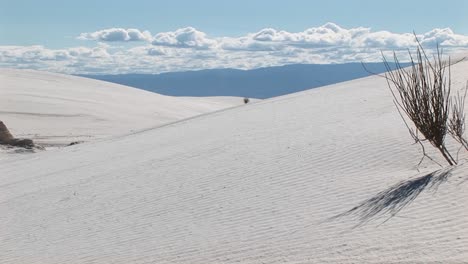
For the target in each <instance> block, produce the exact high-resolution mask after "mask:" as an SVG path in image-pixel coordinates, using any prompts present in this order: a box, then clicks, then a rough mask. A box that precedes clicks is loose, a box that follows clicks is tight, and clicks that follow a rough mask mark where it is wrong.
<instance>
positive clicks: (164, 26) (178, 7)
mask: <svg viewBox="0 0 468 264" xmlns="http://www.w3.org/2000/svg"><path fill="white" fill-rule="evenodd" d="M0 6H1V8H0V47H3V49H6V48H5V47H10V48H9V49H11V46H15V47H22V52H23V53H24V52H25V50H28V49H27V48H26V47H31V46H40V47H41V49H42V50H41V51H36V52H41V53H44V54H46V55H44V56H42V59H43V60H42V61H41V62H40V63H36V64H37V65H35V66H34V67H35V68H40V67H41V65H43V66H44V67H46V66H47V65H48V63H47V62H46V61H47V60H49V61H50V60H54V59H53V57H54V56H55V55H54V56H48V55H47V54H49V55H50V54H52V53H53V54H56V53H57V52H56V51H57V50H64V49H68V48H79V47H82V48H89V49H91V48H94V49H95V50H97V49H101V51H102V50H103V49H105V52H107V54H108V55H110V56H114V55H115V54H116V53H118V52H124V51H128V50H129V49H130V48H138V47H141V49H143V46H145V45H146V50H145V52H147V55H155V54H159V55H161V56H163V55H165V56H168V54H171V56H170V57H171V58H174V56H176V55H177V54H178V53H177V51H176V50H175V48H177V47H178V48H184V49H179V51H180V53H182V55H184V56H186V55H187V54H185V53H187V49H186V48H194V47H195V48H196V49H197V51H196V52H194V53H197V54H196V55H197V56H194V57H191V58H190V59H191V60H196V59H200V58H202V57H204V58H208V57H210V56H211V57H212V56H214V55H216V54H218V55H219V54H220V52H219V51H220V48H219V47H220V46H223V47H224V46H226V45H225V44H226V43H225V42H226V41H220V39H221V38H239V39H240V38H243V37H244V38H245V37H247V36H248V34H254V33H258V32H261V31H262V30H263V29H267V28H271V29H274V30H276V31H277V32H276V33H278V32H280V31H285V32H289V33H291V34H296V33H299V32H305V31H306V30H307V29H310V28H320V27H321V26H323V25H325V24H326V23H327V22H332V23H334V24H336V25H337V26H339V27H340V28H342V29H346V30H351V29H356V28H368V29H369V30H370V31H372V32H390V33H392V34H405V33H411V32H412V31H413V30H415V31H416V32H417V33H418V34H419V33H420V34H424V33H427V32H431V30H434V29H447V28H448V29H450V30H451V32H448V33H447V32H445V33H444V34H445V35H444V36H445V37H440V34H439V33H438V34H439V35H438V36H437V41H444V40H447V39H449V40H450V41H451V42H450V43H452V44H453V43H455V42H456V44H453V45H452V46H462V47H464V46H465V45H464V43H465V42H464V39H463V38H462V37H463V36H467V35H468V15H467V14H466V10H468V1H463V0H451V1H450V0H447V1H442V2H441V1H433V0H425V1H409V0H406V1H401V0H393V1H376V0H374V1H369V0H361V1H358V0H356V1H343V0H341V1H338V0H328V1H323V0H322V1H311V0H309V1H306V0H290V1H272V0H270V1H264V0H249V1H246V0H237V1H221V0H197V1H188V0H185V1H184V0H172V1H150V0H133V1H119V0H114V1H97V0H81V1H59V0H56V1H47V0H42V1H32V0H29V1H26V0H15V1H12V0H0ZM115 28H122V29H137V30H139V31H140V32H144V31H149V34H151V36H156V35H157V34H158V33H164V32H176V31H177V30H180V29H184V28H192V29H194V30H196V31H192V33H193V32H195V33H193V34H192V33H190V34H191V35H189V36H188V37H189V38H194V39H196V41H198V40H200V39H201V40H202V43H201V44H200V45H199V44H193V43H192V42H191V43H192V44H193V45H194V46H193V45H192V44H190V43H189V44H188V45H185V44H184V45H175V44H174V43H172V42H171V43H172V44H170V43H169V44H168V43H166V42H161V41H159V42H158V41H156V42H155V41H153V39H149V38H145V41H146V42H141V41H140V40H139V41H137V42H138V43H137V42H134V41H125V40H123V41H107V40H105V39H104V38H101V37H95V36H94V37H90V36H91V35H88V37H83V35H82V34H83V33H85V34H86V33H93V32H99V31H102V30H107V29H115ZM326 28H329V27H326ZM276 33H274V34H276ZM184 34H185V33H184ZM80 35H82V37H81V38H78V37H79V36H80ZM176 35H177V34H176ZM276 35H277V36H279V35H278V34H276ZM283 35H284V34H283ZM374 35H375V34H374ZM374 35H373V36H374ZM377 35H378V36H379V37H381V35H382V34H380V35H379V34H377ZM387 35H388V34H387ZM452 35H456V36H458V37H455V38H456V41H455V42H454V41H453V38H452V37H451V36H452ZM171 36H173V35H171ZM177 36H178V35H177ZM184 36H187V34H185V35H184ZM165 37H166V38H165V39H166V40H167V36H165ZM296 37H297V36H294V37H293V38H296ZM403 37H404V36H403ZM203 38H206V39H207V41H205V40H203ZM210 39H211V40H212V41H215V42H223V44H222V45H220V44H217V45H215V44H213V43H214V42H210V41H211V40H210ZM278 39H279V38H275V39H271V38H269V39H268V41H269V43H271V44H272V45H270V48H266V42H265V40H263V42H258V43H251V44H252V45H251V46H250V47H254V46H255V47H259V48H258V50H256V52H257V53H256V54H257V55H259V57H262V56H263V55H265V54H261V53H262V52H263V53H265V52H269V53H268V55H272V54H273V52H278V51H279V50H280V49H281V50H283V51H284V52H286V54H290V56H294V54H295V53H296V55H297V53H301V52H302V51H303V50H298V47H299V46H300V45H301V48H302V49H305V48H304V47H305V45H304V44H307V45H308V46H307V49H308V50H309V51H310V49H312V45H309V44H310V42H307V43H304V42H300V43H299V42H295V43H293V44H294V45H292V44H291V43H290V40H291V38H290V37H286V39H287V40H288V41H289V44H288V48H287V49H286V48H283V47H280V46H278V45H277V44H278V42H279V40H278ZM284 39H285V38H282V40H284ZM395 39H396V38H392V39H390V40H386V41H384V42H385V43H387V44H388V45H387V44H386V45H383V46H382V47H381V49H387V48H395V47H397V48H402V45H400V44H397V45H394V44H391V45H390V44H389V43H396V42H395ZM322 40H323V39H322ZM328 40H329V39H328V37H327V39H325V42H326V45H324V46H320V47H318V46H317V43H322V44H323V43H324V42H323V41H319V42H314V46H313V48H314V49H315V50H314V51H313V54H317V53H319V52H323V49H324V48H330V47H331V46H333V45H335V44H336V43H329V42H327V41H328ZM236 41H237V40H236ZM256 41H257V40H256ZM231 42H232V41H231ZM384 42H382V41H381V42H379V43H384ZM397 42H398V43H401V41H400V40H398V41H397ZM430 42H431V43H432V42H433V40H431V41H430ZM340 43H341V44H339V43H338V44H339V45H342V46H343V45H344V44H343V43H342V42H340ZM366 43H369V42H366ZM446 43H449V42H447V41H446ZM179 44H180V43H179ZM257 44H258V45H257ZM299 44H300V45H299ZM338 44H336V45H338ZM191 45H192V46H191ZM275 45H276V46H275ZM373 45H374V46H375V44H373ZM215 46H216V48H217V52H215V53H216V54H214V53H212V54H208V52H206V49H214V48H213V47H215ZM228 46H229V47H232V45H231V44H229V45H228ZM260 46H261V47H260ZM449 46H450V45H449ZM151 47H154V48H157V50H155V51H154V52H153V53H152V54H150V53H151V51H150V48H151ZM360 47H361V48H364V47H363V46H362V45H361V46H360ZM294 48H295V49H294ZM317 48H321V49H320V50H319V49H317ZM374 48H375V47H374ZM36 49H37V47H36ZM119 49H120V51H119ZM202 49H205V52H202V51H201V50H202ZM17 50H18V49H16V50H15V52H13V53H12V52H11V50H10V53H8V54H6V55H5V54H4V55H3V56H4V58H3V59H2V60H1V61H0V66H9V67H11V66H14V65H12V64H13V63H12V62H11V61H10V62H8V63H6V62H5V61H6V59H5V57H8V56H13V55H12V54H16V55H18V54H19V56H21V54H23V53H21V52H20V53H18V52H17ZM222 50H223V52H224V53H223V54H224V55H226V54H227V53H226V50H229V49H222ZM231 50H232V49H231ZM29 51H30V50H28V52H29ZM245 51H246V50H244V55H246V56H248V58H249V59H251V57H252V56H251V55H252V54H247V53H246V52H245ZM248 51H249V52H250V53H252V52H254V50H253V48H250V49H249V50H248ZM66 52H68V53H69V54H68V55H70V52H69V51H66ZM140 52H141V50H140ZM171 52H172V53H171ZM347 52H348V53H349V52H352V50H351V49H348V51H347ZM72 53H73V52H72ZM225 53H226V54H225ZM28 54H31V52H29V53H28ZM87 54H88V53H87ZM102 54H103V53H102ZM102 54H101V55H102ZM313 54H312V53H310V52H309V53H308V55H310V56H309V58H310V60H305V61H302V62H309V61H310V62H311V63H314V62H324V63H327V62H329V63H336V62H340V60H338V59H333V56H328V57H327V59H322V60H320V59H315V60H314V59H313V57H314V56H312V55H313ZM0 55H1V53H0ZM68 55H67V56H68ZM140 55H141V54H140ZM231 55H232V56H234V57H236V58H235V59H236V60H237V61H238V62H237V64H236V65H237V66H236V65H226V66H228V67H238V68H249V67H256V66H262V65H261V63H255V62H252V60H250V61H249V60H248V59H245V63H242V62H241V58H240V57H242V56H239V55H240V53H239V52H237V53H236V54H234V55H233V54H231ZM260 55H262V56H260ZM273 55H274V54H273ZM273 55H272V56H273ZM24 56H26V55H24ZM24 56H23V59H24ZM281 56H282V57H281V58H280V59H276V60H272V61H271V64H272V65H276V64H282V63H283V64H284V63H288V60H287V59H286V58H287V56H286V55H285V54H282V55H281ZM336 56H342V57H344V55H343V54H342V55H339V54H337V53H336V52H335V57H336ZM62 57H63V56H62ZM62 57H60V58H62ZM72 57H73V56H72ZM114 57H115V56H114ZM153 57H154V56H153ZM364 57H365V56H364ZM8 58H9V57H8ZM44 58H46V59H44ZM95 58H97V56H96V57H95ZM75 59H76V58H75ZM134 59H136V58H134ZM179 59H180V58H179ZM221 59H222V58H221ZM224 59H226V58H224ZM355 59H358V58H355ZM114 60H115V58H114ZM348 60H352V59H348ZM143 61H144V62H143V63H142V65H143V64H145V63H146V64H150V65H151V64H152V63H157V60H155V58H153V60H144V59H143ZM166 61H167V60H166ZM342 61H346V59H343V60H342ZM26 62H27V61H25V60H22V59H21V58H17V61H16V62H15V63H22V64H21V65H19V66H21V67H27V66H26V64H25V63H26ZM68 62H69V64H70V65H71V63H70V61H68ZM73 62H74V63H75V64H76V65H80V63H81V64H83V63H85V62H84V61H83V60H79V61H77V60H74V61H73ZM290 62H291V63H292V62H301V61H298V60H291V61H290ZM49 64H50V63H49ZM62 64H63V63H62ZM176 64H177V63H176ZM176 64H174V65H176ZM178 64H183V63H181V62H178ZM215 64H216V63H215ZM215 64H209V65H205V66H200V67H198V68H209V67H222V66H223V64H220V65H218V66H216V65H215ZM106 65H107V66H110V64H109V62H107V64H106ZM94 66H96V65H94ZM94 66H93V67H94ZM263 66H264V65H263ZM31 67H33V66H31ZM77 67H78V66H77ZM93 67H90V69H92V68H93ZM142 67H143V66H142ZM46 68H47V67H46ZM143 68H144V67H143ZM188 68H189V69H191V68H190V67H188ZM195 68H196V67H195ZM47 69H50V67H49V68H47ZM76 69H78V68H76ZM177 69H181V68H180V67H179V66H174V67H172V68H171V67H169V68H168V67H166V68H164V67H162V68H160V69H159V70H156V71H168V70H177ZM52 70H54V69H52ZM55 70H56V71H65V72H67V71H68V72H70V71H73V70H72V69H71V68H70V67H68V70H64V68H62V70H61V69H60V68H59V67H58V68H56V69H55ZM77 71H85V70H83V69H81V70H79V69H78V70H77ZM124 71H125V70H124Z"/></svg>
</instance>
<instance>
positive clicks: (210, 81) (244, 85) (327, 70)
mask: <svg viewBox="0 0 468 264" xmlns="http://www.w3.org/2000/svg"><path fill="white" fill-rule="evenodd" d="M392 66H393V65H392ZM366 68H367V69H368V70H369V71H370V72H373V73H383V72H385V71H386V70H385V66H384V65H383V63H366ZM369 75H371V74H370V73H369V72H367V71H366V69H364V67H363V66H362V64H361V63H346V64H294V65H286V66H278V67H268V68H259V69H254V70H236V69H212V70H200V71H187V72H170V73H161V74H119V75H80V76H84V77H88V78H93V79H98V80H103V81H108V82H113V83H118V84H123V85H127V86H132V87H136V88H140V89H143V90H147V91H152V92H156V93H159V94H164V95H172V96H240V97H250V98H259V99H264V98H270V97H275V96H280V95H284V94H289V93H294V92H298V91H303V90H307V89H311V88H316V87H320V86H325V85H330V84H334V83H339V82H344V81H349V80H353V79H357V78H362V77H366V76H369Z"/></svg>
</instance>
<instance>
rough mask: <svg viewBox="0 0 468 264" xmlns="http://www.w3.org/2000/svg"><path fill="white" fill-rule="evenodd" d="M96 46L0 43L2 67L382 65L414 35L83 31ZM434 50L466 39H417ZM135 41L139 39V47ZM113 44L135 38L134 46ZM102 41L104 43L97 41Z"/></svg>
mask: <svg viewBox="0 0 468 264" xmlns="http://www.w3.org/2000/svg"><path fill="white" fill-rule="evenodd" d="M80 38H81V39H91V40H96V41H98V43H97V44H96V46H95V47H74V48H67V49H47V48H45V47H43V46H27V47H26V46H0V67H14V68H34V69H42V70H50V71H58V72H65V73H126V72H141V73H159V72H166V71H183V70H198V69H207V68H240V69H250V68H256V67H263V66H274V65H284V64H291V63H345V62H359V61H366V62H371V61H380V60H381V55H380V52H381V51H383V52H384V53H386V54H390V52H391V51H393V50H396V51H397V53H398V55H399V56H400V58H401V59H402V60H404V59H405V58H407V54H406V49H407V48H412V47H414V45H415V44H416V43H415V39H414V36H413V34H412V33H403V34H399V33H392V32H388V31H372V30H371V29H370V28H364V27H357V28H351V29H345V28H342V27H340V26H338V25H336V24H333V23H327V24H325V25H322V26H319V27H312V28H309V29H306V30H304V31H300V32H288V31H284V30H278V29H274V28H266V29H262V30H259V31H258V32H254V33H249V34H246V35H244V36H240V37H227V36H226V37H217V38H211V37H209V36H208V35H207V34H205V33H204V32H201V31H199V30H197V29H195V28H192V27H187V28H182V29H178V30H175V31H171V32H163V33H158V34H156V35H155V36H151V34H150V33H149V32H147V31H144V32H142V31H139V30H137V29H106V30H101V31H97V32H93V33H83V34H81V35H80ZM418 38H419V40H420V41H421V43H422V44H423V45H424V46H425V47H426V48H427V51H428V52H432V50H431V49H432V48H433V47H435V44H437V43H439V44H440V45H442V47H443V48H444V50H445V53H446V54H448V53H450V52H460V51H466V50H468V36H465V35H460V34H456V33H454V32H453V31H452V30H450V29H448V28H446V29H434V30H431V31H429V32H427V33H424V34H420V35H418ZM137 40H141V41H142V42H143V43H141V42H137ZM116 41H126V42H130V41H135V42H134V44H133V45H120V44H118V45H117V44H115V42H116ZM103 43H106V44H103Z"/></svg>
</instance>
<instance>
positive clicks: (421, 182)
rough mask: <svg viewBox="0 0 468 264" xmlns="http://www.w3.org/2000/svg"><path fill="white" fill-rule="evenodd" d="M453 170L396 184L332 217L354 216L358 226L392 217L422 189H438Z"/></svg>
mask: <svg viewBox="0 0 468 264" xmlns="http://www.w3.org/2000/svg"><path fill="white" fill-rule="evenodd" d="M452 170H453V167H452V168H448V169H441V170H437V171H434V172H432V173H429V174H426V175H424V176H421V177H418V178H415V179H411V180H407V181H403V182H400V183H398V184H395V185H393V186H391V187H390V188H388V189H386V190H384V191H381V192H379V193H377V194H376V195H375V196H373V197H372V198H370V199H368V200H366V201H364V202H362V203H361V204H359V205H358V206H356V207H354V208H352V209H351V210H349V211H347V212H344V213H342V214H339V215H337V216H334V217H332V219H336V218H341V217H345V216H349V217H353V218H356V219H357V220H358V221H359V224H358V225H357V226H360V225H363V224H365V223H366V222H368V221H370V220H372V219H374V218H376V217H379V216H389V218H388V219H390V218H391V217H393V216H395V215H396V214H398V212H400V211H401V210H402V209H403V208H405V207H406V206H408V205H409V204H411V202H413V201H414V200H415V199H416V198H417V197H418V195H419V194H420V193H421V192H422V191H424V190H437V188H438V187H439V186H440V184H442V183H444V182H446V181H447V179H448V177H450V175H451V171H452ZM388 219H387V220H388ZM387 220H386V221H387Z"/></svg>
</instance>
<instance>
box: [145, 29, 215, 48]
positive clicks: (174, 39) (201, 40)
mask: <svg viewBox="0 0 468 264" xmlns="http://www.w3.org/2000/svg"><path fill="white" fill-rule="evenodd" d="M216 42H217V41H216V40H214V39H210V38H208V37H207V35H206V34H205V33H204V32H201V31H198V30H196V29H195V28H192V27H186V28H181V29H178V30H176V31H172V32H163V33H159V34H156V35H155V36H154V38H153V42H152V44H153V45H155V46H168V47H178V48H195V49H209V48H211V47H213V46H215V44H216Z"/></svg>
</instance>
